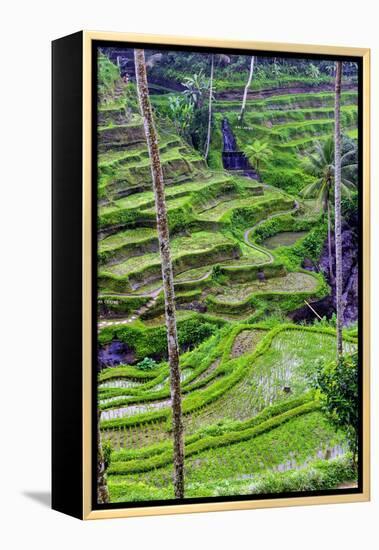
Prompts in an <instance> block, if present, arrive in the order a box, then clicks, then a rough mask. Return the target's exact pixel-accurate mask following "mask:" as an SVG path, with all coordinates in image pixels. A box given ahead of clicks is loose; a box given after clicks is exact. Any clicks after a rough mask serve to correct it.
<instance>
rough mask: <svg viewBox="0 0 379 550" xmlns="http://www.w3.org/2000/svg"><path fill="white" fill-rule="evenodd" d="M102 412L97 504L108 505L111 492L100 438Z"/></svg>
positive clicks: (98, 427)
mask: <svg viewBox="0 0 379 550" xmlns="http://www.w3.org/2000/svg"><path fill="white" fill-rule="evenodd" d="M100 414H101V413H100V411H99V412H98V414H97V417H98V418H97V503H98V504H107V502H109V492H108V485H107V478H106V475H105V462H104V453H103V448H102V445H101V438H100Z"/></svg>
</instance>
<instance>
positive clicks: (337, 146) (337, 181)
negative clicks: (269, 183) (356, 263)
mask: <svg viewBox="0 0 379 550" xmlns="http://www.w3.org/2000/svg"><path fill="white" fill-rule="evenodd" d="M341 73H342V63H341V61H336V84H335V108H334V120H335V126H334V154H335V160H334V187H335V191H334V201H335V204H334V209H335V230H334V236H335V237H334V238H335V247H336V309H337V357H339V356H340V355H342V319H343V304H342V282H343V279H342V238H341V232H342V231H341V113H340V111H341Z"/></svg>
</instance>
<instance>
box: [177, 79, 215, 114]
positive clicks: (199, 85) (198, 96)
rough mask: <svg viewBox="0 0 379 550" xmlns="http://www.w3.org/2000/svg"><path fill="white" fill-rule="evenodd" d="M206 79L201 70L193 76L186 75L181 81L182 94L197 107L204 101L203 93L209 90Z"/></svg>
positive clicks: (200, 106) (199, 107)
mask: <svg viewBox="0 0 379 550" xmlns="http://www.w3.org/2000/svg"><path fill="white" fill-rule="evenodd" d="M209 84H210V82H208V80H207V79H206V78H205V76H204V73H203V71H199V73H195V74H194V75H193V76H187V77H186V78H185V79H184V82H182V86H184V90H183V94H184V95H185V96H186V97H187V98H188V99H189V100H190V101H191V102H192V103H193V104H194V106H195V107H196V108H198V109H201V108H202V106H203V102H204V95H205V94H206V92H207V91H208V90H209Z"/></svg>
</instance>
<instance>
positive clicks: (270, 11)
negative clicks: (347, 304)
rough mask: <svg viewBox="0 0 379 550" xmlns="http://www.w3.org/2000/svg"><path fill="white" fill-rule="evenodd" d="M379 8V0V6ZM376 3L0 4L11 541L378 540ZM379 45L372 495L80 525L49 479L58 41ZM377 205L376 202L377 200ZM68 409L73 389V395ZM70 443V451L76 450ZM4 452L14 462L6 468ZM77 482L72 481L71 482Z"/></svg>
mask: <svg viewBox="0 0 379 550" xmlns="http://www.w3.org/2000/svg"><path fill="white" fill-rule="evenodd" d="M375 4H376V6H375ZM375 7H377V3H376V2H375V3H374V2H370V1H369V0H360V1H355V2H352V1H350V0H344V1H336V0H334V1H332V0H317V1H312V2H307V1H306V0H278V1H274V0H264V1H260V2H258V1H254V0H247V1H243V0H229V1H225V0H216V1H214V2H210V1H208V2H207V1H206V0H200V1H199V0H191V1H189V2H180V1H178V0H176V1H175V0H144V1H142V0H134V1H133V0H129V1H127V0H122V1H119V0H108V1H106V0H102V1H98V0H92V1H87V2H86V1H80V0H75V1H73V0H61V1H60V2H54V1H48V0H45V1H42V0H32V1H24V2H22V1H17V0H13V1H12V0H8V2H7V3H5V2H3V3H2V8H1V10H2V14H1V17H0V21H1V32H0V40H1V50H0V51H1V62H0V93H1V102H0V139H1V142H2V144H1V149H0V151H1V158H2V160H1V168H0V177H1V196H0V205H1V215H0V223H1V232H0V235H1V249H0V250H1V255H0V258H1V263H2V266H1V279H2V280H1V291H2V296H1V309H0V311H1V316H0V321H1V324H2V329H1V335H2V344H1V351H0V358H1V383H2V384H1V387H2V389H1V399H0V417H1V420H2V428H1V431H0V442H1V447H2V451H1V452H0V460H1V462H2V465H1V468H0V476H1V477H0V479H1V482H0V506H1V508H3V510H2V511H1V516H0V521H1V523H2V524H3V526H2V527H1V529H0V537H1V539H4V545H3V548H6V549H9V548H11V549H13V548H39V549H41V550H42V549H45V548H54V549H61V548H62V549H65V550H67V549H69V548H72V549H76V548H84V547H86V548H89V549H100V548H101V549H104V548H105V549H107V550H108V549H110V548H131V549H132V548H133V549H134V548H138V549H139V548H141V549H145V548H146V549H150V550H155V549H160V548H164V549H165V550H168V549H171V548H177V549H187V548H191V549H202V548H220V549H223V548H234V549H237V548H241V547H245V546H246V547H255V548H259V549H260V550H261V549H262V550H265V549H266V548H267V549H284V550H285V549H291V550H297V549H304V548H306V549H307V550H311V549H314V548H315V549H316V548H317V550H319V549H320V548H325V549H329V548H343V549H344V550H348V549H357V548H364V549H372V548H377V547H378V546H377V545H378V518H379V505H378V474H377V471H378V459H379V452H378V440H377V437H375V435H376V434H377V433H378V413H377V411H378V394H379V392H378V388H379V386H378V375H377V359H378V337H377V336H376V337H375V333H376V334H378V313H377V310H378V305H379V304H378V290H377V280H378V275H379V274H378V249H377V247H378V243H379V234H378V225H377V223H376V221H377V220H376V214H377V205H378V192H377V185H378V177H377V176H378V165H377V151H378V135H377V130H378V124H377V121H378V120H379V116H378V103H379V101H378V98H379V95H378V94H379V89H378V70H379V64H378V34H379V31H378V24H377V16H376V13H375V11H376V10H375ZM81 29H91V30H109V31H125V32H143V33H157V34H177V35H178V34H179V35H180V34H183V35H189V36H191V35H193V36H195V35H198V36H207V37H212V36H213V37H218V38H224V39H228V38H229V39H245V40H264V41H276V42H299V43H315V44H331V45H349V46H362V47H370V48H372V76H373V85H372V98H373V101H372V108H373V109H372V120H373V126H372V137H373V143H372V152H373V154H372V157H373V162H372V169H373V172H372V188H373V197H372V209H373V247H372V248H373V262H372V263H373V276H372V279H373V281H374V285H373V289H372V294H373V296H372V298H373V301H372V306H373V307H372V310H373V331H372V333H373V360H372V374H373V376H372V388H373V391H372V393H373V398H372V412H373V414H372V419H373V430H372V431H373V435H374V439H373V453H372V465H373V468H372V473H373V475H372V489H373V491H372V492H373V497H372V502H371V503H367V504H366V503H364V504H354V505H347V504H344V505H338V506H335V505H334V506H319V507H304V508H289V509H269V510H256V511H247V512H222V513H213V514H200V515H192V516H191V515H181V516H171V517H163V516H161V517H154V518H139V519H121V520H106V521H96V522H80V521H78V520H75V519H72V518H69V517H65V516H64V515H62V514H59V513H56V512H53V511H51V510H50V509H49V507H48V505H47V504H46V503H47V502H48V492H49V484H50V41H51V40H53V39H55V38H58V37H60V36H63V35H65V34H69V33H71V32H74V31H77V30H81ZM375 207H376V210H375ZM67 401H68V406H69V396H68V397H67ZM67 452H70V450H69V449H67ZM3 461H4V464H3ZM67 483H70V479H67Z"/></svg>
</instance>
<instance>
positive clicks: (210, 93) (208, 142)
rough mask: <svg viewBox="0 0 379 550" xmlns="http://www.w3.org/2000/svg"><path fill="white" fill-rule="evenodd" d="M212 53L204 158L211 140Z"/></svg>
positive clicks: (212, 57)
mask: <svg viewBox="0 0 379 550" xmlns="http://www.w3.org/2000/svg"><path fill="white" fill-rule="evenodd" d="M214 58H215V56H214V54H212V55H211V76H210V79H209V100H208V131H207V141H206V142H205V153H204V157H205V160H207V158H208V153H209V145H210V142H211V127H212V96H213V73H214Z"/></svg>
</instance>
